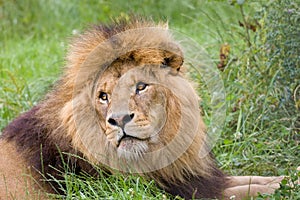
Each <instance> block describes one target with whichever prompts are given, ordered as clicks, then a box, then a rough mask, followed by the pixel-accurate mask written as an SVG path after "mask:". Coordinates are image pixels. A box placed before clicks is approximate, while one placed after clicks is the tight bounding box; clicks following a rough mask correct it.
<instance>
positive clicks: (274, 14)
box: [0, 0, 300, 199]
mask: <svg viewBox="0 0 300 200" xmlns="http://www.w3.org/2000/svg"><path fill="white" fill-rule="evenodd" d="M296 2H297V1H292V0H279V1H270V2H269V1H266V2H261V3H257V2H255V3H253V2H250V1H246V2H244V1H242V0H239V1H235V0H232V1H208V0H187V1H181V0H172V1H156V0H144V1H138V0H134V1H130V3H129V2H127V1H122V0H112V1H107V0H102V1H101V0H90V1H81V0H74V1H73V0H72V1H71V0H64V1H60V0H52V1H48V0H40V1H33V0H32V1H30V0H9V1H5V0H0V57H1V59H0V130H1V129H2V128H4V127H5V126H6V125H7V124H8V123H9V121H11V120H12V119H13V118H14V117H16V116H17V115H18V114H19V113H21V112H24V111H26V110H28V109H30V108H31V107H32V106H33V105H35V104H36V103H37V102H38V101H39V100H40V99H41V98H42V97H43V94H45V92H46V91H47V90H48V89H49V88H50V87H51V85H52V84H53V83H54V82H55V80H56V79H57V78H58V76H59V74H60V72H61V68H62V67H63V66H64V55H65V52H66V48H67V44H68V40H69V39H68V38H70V37H72V35H74V34H76V33H78V32H80V31H81V30H83V29H84V28H86V27H87V26H88V25H89V24H94V23H99V22H109V20H110V18H111V17H119V16H123V17H126V16H128V14H130V13H138V14H141V15H144V16H151V17H152V18H153V19H154V20H156V21H159V20H168V21H169V24H170V28H172V29H175V30H179V31H181V32H183V33H185V34H186V35H187V36H189V37H191V38H193V39H194V40H195V41H197V42H198V43H199V44H201V46H203V47H204V48H205V49H206V50H207V51H208V53H209V55H210V56H211V58H212V59H213V60H214V61H215V64H216V66H217V65H218V64H220V60H219V56H220V55H219V49H220V47H221V46H222V45H224V44H228V45H229V47H230V53H229V55H228V56H227V59H226V60H225V62H224V63H223V66H222V67H221V68H222V69H223V71H220V73H221V76H222V78H223V81H224V83H225V88H226V92H227V97H226V105H227V118H226V124H225V128H224V130H223V132H222V136H221V138H220V139H219V140H218V144H217V145H216V146H215V149H214V153H215V154H216V158H217V160H218V162H219V165H220V166H221V168H222V169H223V170H225V171H226V172H227V173H228V174H235V175H249V174H253V175H288V176H290V177H291V179H292V180H295V179H296V178H297V176H296V175H295V173H296V170H295V169H296V166H298V165H300V155H299V153H300V147H299V141H300V135H299V132H300V131H299V130H300V112H299V108H300V86H299V85H300V52H299V49H300V48H299V46H300V37H299V35H300V26H299V24H300V8H299V3H296ZM196 81H197V80H196ZM199 90H200V95H201V96H202V97H203V99H204V101H203V103H202V106H203V108H204V109H205V110H207V111H206V112H205V113H206V114H207V116H209V94H208V93H207V92H206V91H205V87H204V86H202V87H200V89H199ZM208 120H209V118H208ZM208 123H209V121H208ZM100 174H101V173H100ZM101 176H102V175H101ZM103 176H104V175H103ZM65 182H66V184H67V188H66V196H64V197H60V198H66V199H71V198H75V199H88V198H101V197H102V198H104V197H105V198H108V197H110V198H112V199H132V198H134V199H143V198H146V199H168V198H173V197H170V196H169V195H167V194H165V193H164V192H163V191H161V190H159V189H157V188H156V186H155V183H153V182H149V181H146V180H143V178H141V177H135V176H128V177H122V176H111V177H109V178H108V179H101V178H98V179H94V178H92V177H87V176H86V175H81V177H77V176H75V175H74V174H72V172H68V173H67V174H66V177H65ZM285 183H286V182H283V184H282V187H281V188H280V189H279V190H278V191H277V193H276V194H274V195H272V196H271V199H284V198H285V199H299V198H300V192H299V189H300V188H299V187H295V188H291V187H289V186H287V185H285ZM260 198H266V197H265V196H261V197H260Z"/></svg>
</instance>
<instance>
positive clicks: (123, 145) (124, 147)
mask: <svg viewBox="0 0 300 200" xmlns="http://www.w3.org/2000/svg"><path fill="white" fill-rule="evenodd" d="M147 150H148V144H147V142H146V141H141V140H138V139H134V138H124V139H123V140H122V141H121V142H120V144H119V146H118V149H117V153H118V156H119V157H120V158H124V159H126V160H138V159H140V158H141V157H142V156H143V154H144V153H146V152H147Z"/></svg>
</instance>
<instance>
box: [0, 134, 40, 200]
mask: <svg viewBox="0 0 300 200" xmlns="http://www.w3.org/2000/svg"><path fill="white" fill-rule="evenodd" d="M0 147H1V148H0V155H1V156H0V199H1V200H2V199H3V200H4V199H28V200H29V199H45V198H46V196H45V193H44V191H45V189H43V188H42V187H40V183H37V182H36V180H34V178H33V177H32V175H33V174H36V173H31V171H34V169H31V168H29V167H28V165H27V163H26V161H25V160H24V157H23V155H21V154H20V153H18V152H17V150H16V148H15V144H12V143H7V142H5V141H1V140H0Z"/></svg>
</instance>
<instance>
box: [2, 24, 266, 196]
mask: <svg viewBox="0 0 300 200" xmlns="http://www.w3.org/2000/svg"><path fill="white" fill-rule="evenodd" d="M152 27H156V28H152ZM145 28H146V32H145V30H143V29H145ZM134 30H136V31H134ZM123 33H124V34H123ZM110 38H113V39H110ZM116 46H117V47H116ZM120 47H122V48H120ZM120 49H121V50H120ZM114 56H115V57H114ZM182 63H183V56H182V53H181V51H180V48H179V46H178V45H177V44H176V42H174V41H173V39H172V37H171V36H170V34H169V33H168V32H167V29H166V28H165V27H164V26H162V25H159V26H157V25H154V24H153V23H152V22H145V21H143V20H132V21H131V22H128V23H119V24H115V25H114V26H98V27H95V28H93V29H91V30H90V31H88V32H86V33H84V34H82V35H81V36H80V37H78V38H77V39H76V40H75V41H74V42H73V43H72V45H71V48H70V51H69V54H68V56H67V65H66V69H65V73H64V75H63V76H62V78H61V79H60V81H58V83H57V84H56V86H55V87H54V89H53V91H51V92H50V93H49V94H48V95H47V96H46V98H45V100H44V101H42V102H41V103H40V104H38V105H37V106H36V107H34V108H33V109H32V110H30V111H28V112H26V113H24V114H22V115H21V116H20V117H18V118H17V119H15V120H14V121H13V122H12V123H11V124H10V125H8V127H6V128H5V129H4V131H3V134H2V136H1V139H0V145H1V146H0V155H1V158H0V161H1V162H0V173H2V174H1V177H0V178H2V177H5V180H7V184H6V186H7V187H8V188H9V190H6V189H5V188H6V186H5V185H4V184H3V180H4V179H2V180H0V199H1V198H6V197H7V195H11V193H12V194H15V195H16V197H17V198H18V199H23V197H24V195H26V193H24V188H25V189H26V187H25V186H27V185H28V183H29V185H30V189H29V193H34V191H33V190H35V189H36V190H37V191H36V192H35V193H37V194H39V193H40V192H41V191H43V190H45V191H46V192H59V190H58V188H57V186H56V185H55V184H54V185H53V184H52V185H51V187H50V185H47V183H46V184H42V182H41V181H39V179H42V178H48V175H49V174H50V175H51V176H53V177H55V178H58V179H59V178H60V175H61V174H58V171H59V170H61V169H63V165H64V164H63V163H64V161H63V160H64V156H63V155H62V154H61V152H66V153H68V154H75V155H78V156H80V157H84V158H86V159H87V160H89V161H90V162H91V163H93V164H96V165H106V167H105V170H108V171H109V168H110V167H112V168H117V169H119V170H121V171H125V172H126V170H128V168H132V167H133V168H134V169H135V170H136V171H135V172H137V173H140V174H142V175H144V176H146V177H149V178H152V179H154V180H156V182H157V183H158V184H159V185H160V186H161V187H162V188H163V189H165V190H166V191H168V192H170V193H172V194H174V195H180V196H183V197H186V198H191V197H192V196H195V197H204V198H222V197H228V196H231V195H232V194H235V193H239V192H240V193H241V195H240V196H238V197H243V196H247V192H246V190H247V187H248V183H249V178H244V179H243V178H242V179H240V178H228V177H226V176H225V175H224V174H223V172H222V171H220V170H219V169H218V168H217V167H216V165H215V162H214V159H213V158H212V155H211V154H210V152H209V149H208V148H207V147H206V139H207V138H206V134H205V126H204V123H203V121H202V119H201V117H200V116H199V113H200V111H199V108H198V97H197V94H196V92H195V90H194V89H193V88H192V87H191V85H190V83H189V82H188V81H187V80H186V79H185V78H184V75H183V74H182V73H181V71H180V67H181V65H182ZM170 88H171V89H170ZM124 102H125V103H124ZM124 138H125V139H124ZM98 155H101V156H102V157H103V155H105V156H104V158H102V157H98ZM148 155H150V156H148ZM107 157H109V159H107ZM120 162H121V163H120ZM66 163H68V164H69V165H70V166H74V172H76V173H79V172H80V171H86V172H89V173H90V174H93V173H94V171H93V168H92V166H91V164H89V163H86V162H84V161H82V160H80V159H79V160H78V159H76V158H75V157H71V158H68V162H66ZM124 164H126V165H125V167H124ZM120 166H123V167H121V168H120ZM56 169H58V170H56ZM23 172H25V173H23ZM28 172H30V173H29V174H31V175H32V179H28V178H26V180H25V182H24V180H21V179H22V177H23V174H26V173H28ZM43 176H45V177H43ZM16 180H20V181H16ZM33 180H34V181H36V183H35V184H33ZM255 180H256V181H255V182H257V183H258V184H262V185H265V184H267V183H268V182H266V181H269V179H264V178H262V179H260V178H256V179H255ZM239 181H240V182H239ZM31 185H33V186H31ZM241 185H242V186H244V185H245V186H246V187H245V188H243V189H242V190H241V189H240V188H238V189H237V188H236V186H238V187H239V186H241ZM231 186H233V187H234V188H229V187H231ZM226 188H229V189H226ZM253 188H255V189H254V190H253V194H255V193H256V192H257V191H260V192H263V191H267V192H269V190H267V189H266V188H267V187H262V188H260V186H259V187H256V186H253ZM256 188H258V189H256ZM237 191H238V192H237ZM251 192H252V191H251ZM251 192H250V194H251ZM237 195H238V194H237ZM37 197H38V195H37Z"/></svg>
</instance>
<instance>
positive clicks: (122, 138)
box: [117, 132, 146, 147]
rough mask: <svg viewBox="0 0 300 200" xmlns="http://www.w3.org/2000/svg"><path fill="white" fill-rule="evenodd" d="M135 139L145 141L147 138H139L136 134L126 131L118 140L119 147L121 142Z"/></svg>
mask: <svg viewBox="0 0 300 200" xmlns="http://www.w3.org/2000/svg"><path fill="white" fill-rule="evenodd" d="M135 140H137V141H144V140H146V139H141V138H138V137H135V136H131V135H127V134H126V133H125V132H124V135H123V136H122V137H121V138H120V139H118V141H117V147H119V146H120V144H121V142H122V141H123V142H126V141H135Z"/></svg>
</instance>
